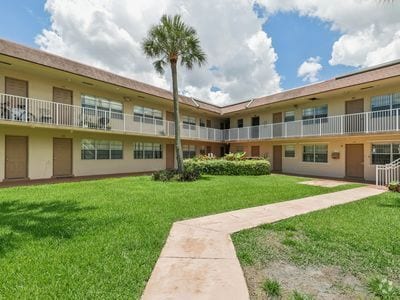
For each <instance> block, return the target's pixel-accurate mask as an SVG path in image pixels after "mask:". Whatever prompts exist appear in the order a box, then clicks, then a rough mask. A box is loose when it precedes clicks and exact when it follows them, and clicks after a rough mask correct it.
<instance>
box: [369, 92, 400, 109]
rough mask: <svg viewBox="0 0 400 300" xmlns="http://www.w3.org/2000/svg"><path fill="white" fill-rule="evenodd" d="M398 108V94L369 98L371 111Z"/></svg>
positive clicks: (399, 101) (399, 100)
mask: <svg viewBox="0 0 400 300" xmlns="http://www.w3.org/2000/svg"><path fill="white" fill-rule="evenodd" d="M398 108H400V93H396V94H388V95H380V96H374V97H372V98H371V111H381V110H389V109H398Z"/></svg>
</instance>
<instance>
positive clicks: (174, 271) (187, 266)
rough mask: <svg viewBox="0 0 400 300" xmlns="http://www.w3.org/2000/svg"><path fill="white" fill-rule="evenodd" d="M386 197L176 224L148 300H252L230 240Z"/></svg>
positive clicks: (290, 205) (340, 195)
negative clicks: (282, 222)
mask: <svg viewBox="0 0 400 300" xmlns="http://www.w3.org/2000/svg"><path fill="white" fill-rule="evenodd" d="M383 192H384V190H380V189H376V188H375V187H373V186H365V187H360V188H355V189H350V190H345V191H340V192H335V193H329V194H324V195H319V196H313V197H307V198H303V199H298V200H291V201H285V202H280V203H274V204H269V205H264V206H258V207H253V208H246V209H241V210H236V211H231V212H226V213H221V214H217V215H211V216H206V217H202V218H196V219H191V220H185V221H180V222H176V223H174V224H173V226H172V229H171V232H170V235H169V237H168V239H167V241H166V244H165V246H164V248H163V250H162V251H161V255H160V257H159V259H158V261H157V263H156V266H155V267H154V270H153V272H152V274H151V277H150V280H149V282H148V283H147V286H146V289H145V291H144V293H143V296H142V299H143V300H158V299H160V300H161V299H162V300H167V299H182V300H188V299H190V300H194V299H210V300H211V299H212V300H213V299H218V300H223V299H227V300H228V299H229V300H233V299H238V300H239V299H249V293H248V290H247V285H246V280H245V278H244V275H243V271H242V268H241V266H240V263H239V260H238V258H237V257H236V252H235V248H234V246H233V244H232V240H231V238H230V234H232V233H234V232H237V231H240V230H243V229H247V228H252V227H256V226H259V225H261V224H265V223H272V222H276V221H279V220H282V219H286V218H289V217H293V216H296V215H300V214H305V213H308V212H312V211H316V210H320V209H324V208H328V207H330V206H334V205H339V204H344V203H348V202H352V201H356V200H360V199H362V198H366V197H370V196H374V195H378V194H381V193H383Z"/></svg>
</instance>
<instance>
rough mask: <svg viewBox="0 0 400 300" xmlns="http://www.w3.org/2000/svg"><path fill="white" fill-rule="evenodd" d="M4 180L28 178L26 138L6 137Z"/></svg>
mask: <svg viewBox="0 0 400 300" xmlns="http://www.w3.org/2000/svg"><path fill="white" fill-rule="evenodd" d="M5 142H6V147H5V158H6V162H5V178H6V179H26V178H28V137H26V136H6V139H5Z"/></svg>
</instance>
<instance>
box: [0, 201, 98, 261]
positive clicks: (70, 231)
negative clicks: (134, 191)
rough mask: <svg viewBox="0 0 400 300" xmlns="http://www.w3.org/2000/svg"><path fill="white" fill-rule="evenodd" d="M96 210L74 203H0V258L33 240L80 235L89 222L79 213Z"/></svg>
mask: <svg viewBox="0 0 400 300" xmlns="http://www.w3.org/2000/svg"><path fill="white" fill-rule="evenodd" d="M93 209H95V207H81V206H79V205H78V203H77V202H74V201H51V202H39V203H35V202H30V203H26V202H21V201H4V202H0V256H2V255H4V254H6V253H7V252H8V251H11V250H13V249H15V248H18V247H20V246H22V245H23V244H24V243H26V242H30V241H31V240H39V239H45V238H56V239H71V238H72V237H74V236H76V235H79V234H80V233H81V232H83V230H85V226H83V225H84V223H85V222H87V219H86V218H84V217H82V216H80V213H82V212H84V211H89V210H93ZM86 227H87V226H86Z"/></svg>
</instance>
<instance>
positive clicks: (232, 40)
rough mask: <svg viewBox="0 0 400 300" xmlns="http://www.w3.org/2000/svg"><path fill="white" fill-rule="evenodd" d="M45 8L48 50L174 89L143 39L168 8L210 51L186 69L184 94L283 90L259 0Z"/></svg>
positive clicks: (221, 97)
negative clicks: (196, 65) (201, 63)
mask: <svg viewBox="0 0 400 300" xmlns="http://www.w3.org/2000/svg"><path fill="white" fill-rule="evenodd" d="M45 7H46V10H47V11H48V12H49V14H50V16H51V27H50V28H48V29H45V30H43V32H42V33H41V34H40V35H39V36H38V37H37V39H36V42H37V44H38V45H39V46H40V48H41V49H44V50H46V51H49V52H52V53H56V54H59V55H63V56H66V57H69V58H71V59H75V60H79V61H81V62H84V63H87V64H91V65H94V66H97V67H101V68H105V69H108V70H111V71H112V72H116V73H119V74H122V75H126V76H129V77H132V78H134V79H137V80H141V81H144V82H147V83H150V84H153V85H156V86H160V87H163V88H170V76H169V72H167V73H166V74H167V75H166V77H163V76H159V75H158V74H156V73H155V71H154V70H153V66H152V64H151V61H150V60H148V59H147V58H145V56H144V55H143V53H142V50H141V45H140V44H141V41H142V40H143V38H144V37H145V36H146V34H147V31H148V29H149V28H150V26H151V25H152V24H155V23H157V22H158V21H159V18H160V17H161V15H162V14H163V13H169V14H175V13H180V14H182V15H183V18H184V20H185V21H186V23H188V24H190V25H192V26H193V27H195V28H196V30H197V32H198V34H199V37H200V40H201V45H202V47H203V48H204V50H205V52H206V53H207V55H208V62H207V66H204V67H203V68H201V69H198V68H195V69H194V70H192V71H190V72H188V71H185V70H180V73H179V74H180V76H179V84H180V90H181V91H182V92H183V93H185V94H188V95H191V96H194V97H197V98H199V99H204V100H211V101H213V102H214V103H216V104H226V103H229V102H233V101H236V100H244V99H248V98H251V97H255V96H261V95H265V94H269V93H273V92H277V91H279V90H280V76H279V75H278V73H277V72H276V70H275V62H276V60H277V55H276V53H275V51H274V48H273V46H272V42H271V39H270V38H269V37H268V36H267V34H266V33H265V32H264V31H262V22H263V21H264V20H263V19H259V18H257V16H256V14H255V13H254V12H253V9H252V7H253V0H237V1H231V0H214V1H212V3H210V2H209V1H198V0H185V1H182V0H164V1H158V0H135V1H131V0H119V1H113V0H47V2H46V6H45ZM212 86H218V87H219V89H220V90H215V91H211V87H212Z"/></svg>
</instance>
